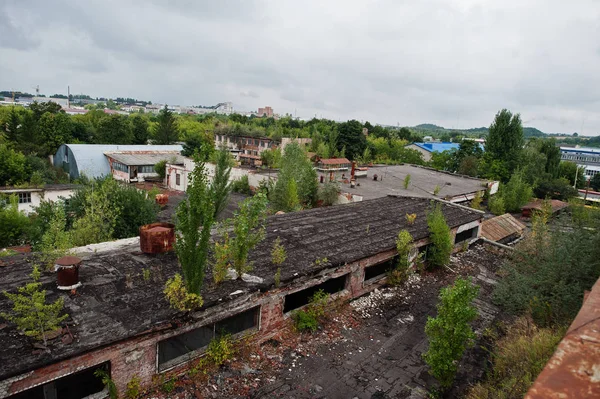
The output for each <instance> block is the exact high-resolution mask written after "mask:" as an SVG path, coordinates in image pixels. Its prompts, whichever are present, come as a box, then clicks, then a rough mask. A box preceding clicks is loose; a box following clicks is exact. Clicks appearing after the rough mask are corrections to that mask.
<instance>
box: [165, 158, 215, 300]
mask: <svg viewBox="0 0 600 399" xmlns="http://www.w3.org/2000/svg"><path fill="white" fill-rule="evenodd" d="M190 177H191V180H192V183H191V184H190V185H189V186H188V189H187V198H186V199H185V200H184V201H182V202H181V203H180V204H179V206H178V207H177V240H176V241H175V251H176V252H177V258H178V259H179V263H180V264H181V269H182V272H183V279H184V282H185V288H186V290H187V292H188V293H190V294H196V295H199V294H200V289H201V288H202V285H203V284H204V273H205V270H206V262H207V258H208V244H209V241H210V229H211V227H212V225H213V222H214V215H215V206H214V203H213V201H212V192H211V190H210V187H209V185H208V178H207V176H206V169H205V167H204V162H203V161H202V160H200V159H196V166H195V167H194V170H193V172H192V173H191V176H190Z"/></svg>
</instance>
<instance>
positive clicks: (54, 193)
mask: <svg viewBox="0 0 600 399" xmlns="http://www.w3.org/2000/svg"><path fill="white" fill-rule="evenodd" d="M25 192H29V193H31V202H29V203H23V204H19V211H22V212H24V213H25V214H30V213H33V212H34V208H36V207H38V206H40V202H41V201H42V200H46V201H53V202H54V201H58V200H59V198H60V197H63V198H71V196H72V195H73V192H74V190H44V189H43V188H41V189H40V188H33V189H13V190H9V191H3V192H1V193H0V194H4V195H12V194H14V195H17V196H18V195H19V194H18V193H25Z"/></svg>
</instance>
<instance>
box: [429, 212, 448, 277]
mask: <svg viewBox="0 0 600 399" xmlns="http://www.w3.org/2000/svg"><path fill="white" fill-rule="evenodd" d="M427 226H428V227H429V238H430V240H431V247H430V248H431V249H430V251H429V253H428V257H427V259H428V261H429V264H431V265H432V266H444V265H446V264H447V263H448V262H449V261H450V254H451V253H452V248H453V247H454V244H453V242H452V234H451V233H450V228H449V227H448V224H447V223H446V218H444V214H443V213H442V207H441V205H440V204H434V206H433V209H432V210H431V211H430V212H429V214H428V215H427Z"/></svg>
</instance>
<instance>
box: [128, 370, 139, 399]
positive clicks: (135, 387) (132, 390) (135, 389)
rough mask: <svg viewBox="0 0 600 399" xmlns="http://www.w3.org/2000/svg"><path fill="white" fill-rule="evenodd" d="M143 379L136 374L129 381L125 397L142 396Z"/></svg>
mask: <svg viewBox="0 0 600 399" xmlns="http://www.w3.org/2000/svg"><path fill="white" fill-rule="evenodd" d="M140 385H141V381H140V377H138V376H137V375H134V376H133V377H132V378H131V380H130V381H129V382H128V383H127V388H126V389H125V397H126V398H128V399H135V398H137V397H138V396H140V391H141V386H140Z"/></svg>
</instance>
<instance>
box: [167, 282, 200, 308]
mask: <svg viewBox="0 0 600 399" xmlns="http://www.w3.org/2000/svg"><path fill="white" fill-rule="evenodd" d="M163 292H164V294H165V297H166V298H167V301H169V304H170V305H171V307H172V308H173V309H177V310H178V311H180V312H190V311H192V310H196V309H199V308H201V307H202V305H203V303H204V301H203V300H202V297H201V296H200V294H196V293H195V292H190V291H189V290H188V288H187V287H186V285H185V284H184V281H183V279H182V278H181V275H180V274H179V273H177V274H175V276H174V277H173V278H170V279H168V280H167V283H166V284H165V289H164V291H163Z"/></svg>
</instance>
